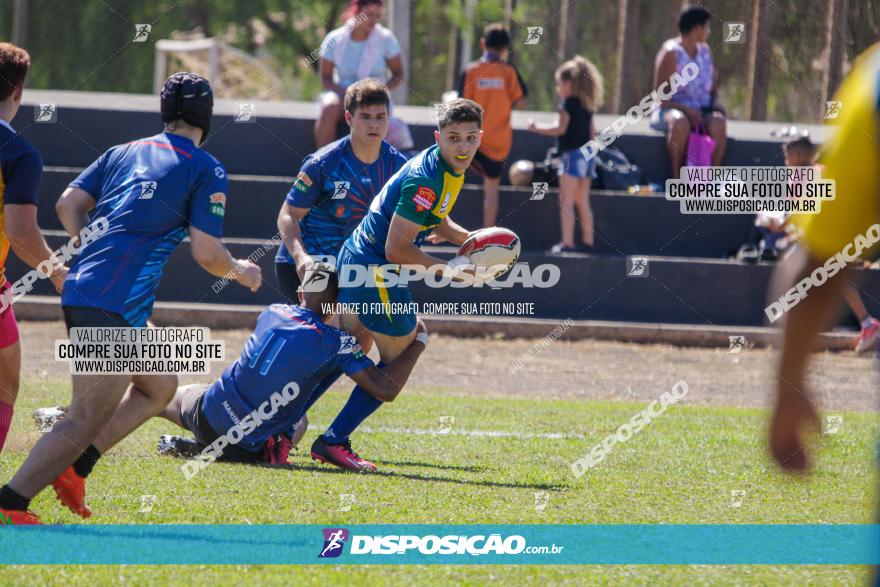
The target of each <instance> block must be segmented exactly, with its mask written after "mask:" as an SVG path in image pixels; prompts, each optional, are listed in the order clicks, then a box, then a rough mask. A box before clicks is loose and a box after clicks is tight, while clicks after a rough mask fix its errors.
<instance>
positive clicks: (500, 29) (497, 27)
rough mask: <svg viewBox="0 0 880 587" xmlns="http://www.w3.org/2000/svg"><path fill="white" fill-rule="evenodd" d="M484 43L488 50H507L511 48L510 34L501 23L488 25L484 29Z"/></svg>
mask: <svg viewBox="0 0 880 587" xmlns="http://www.w3.org/2000/svg"><path fill="white" fill-rule="evenodd" d="M483 42H484V43H486V48H487V49H507V48H508V47H510V32H508V30H507V28H506V27H505V26H504V25H503V24H501V23H500V22H493V23H492V24H487V25H486V28H484V29H483Z"/></svg>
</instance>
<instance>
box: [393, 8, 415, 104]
mask: <svg viewBox="0 0 880 587" xmlns="http://www.w3.org/2000/svg"><path fill="white" fill-rule="evenodd" d="M389 7H390V10H389V14H388V19H389V23H390V25H391V32H393V33H394V36H395V37H397V42H398V43H400V58H401V60H402V61H403V74H404V76H406V77H405V79H406V81H405V82H404V83H402V84H400V85H399V86H397V87H396V88H395V89H394V90H392V92H391V98H392V99H393V100H394V103H395V104H407V103H408V102H409V85H410V83H412V69H411V68H410V53H411V52H410V38H411V35H412V25H411V18H412V13H411V8H410V3H409V2H408V1H407V0H392V1H391V2H389Z"/></svg>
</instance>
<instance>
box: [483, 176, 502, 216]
mask: <svg viewBox="0 0 880 587" xmlns="http://www.w3.org/2000/svg"><path fill="white" fill-rule="evenodd" d="M500 192H501V178H500V177H495V178H492V177H484V178H483V226H484V227H489V226H495V221H496V220H498V196H499V194H500Z"/></svg>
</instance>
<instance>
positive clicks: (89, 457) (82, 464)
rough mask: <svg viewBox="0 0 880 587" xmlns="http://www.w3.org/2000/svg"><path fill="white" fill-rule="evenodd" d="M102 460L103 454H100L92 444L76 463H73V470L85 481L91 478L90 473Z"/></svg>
mask: <svg viewBox="0 0 880 587" xmlns="http://www.w3.org/2000/svg"><path fill="white" fill-rule="evenodd" d="M100 458H101V453H100V452H98V449H97V448H95V445H94V444H90V445H89V447H88V448H87V449H86V450H85V452H84V453H82V454H81V455H80V457H79V458H78V459H76V462H75V463H73V470H74V471H76V474H77V475H79V476H80V477H82V478H83V479H85V478H86V477H88V476H89V473H91V472H92V469H94V468H95V464H96V463H97V462H98V459H100Z"/></svg>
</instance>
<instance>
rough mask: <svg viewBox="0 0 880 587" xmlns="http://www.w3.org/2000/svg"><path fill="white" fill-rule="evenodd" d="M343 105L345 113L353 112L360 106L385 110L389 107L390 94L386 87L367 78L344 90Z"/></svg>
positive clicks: (377, 81) (375, 80)
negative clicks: (380, 107) (379, 107)
mask: <svg viewBox="0 0 880 587" xmlns="http://www.w3.org/2000/svg"><path fill="white" fill-rule="evenodd" d="M343 105H344V106H345V110H346V111H347V112H351V113H352V114H354V111H355V110H357V109H358V108H361V107H362V106H385V109H386V110H387V109H388V107H389V106H390V105H391V94H389V93H388V87H387V86H386V85H385V84H383V83H382V82H380V81H379V80H377V79H374V78H371V77H368V78H367V79H362V80H360V81H357V82H355V83H353V84H351V85H350V86H348V89H347V90H345V99H344V100H343Z"/></svg>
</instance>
